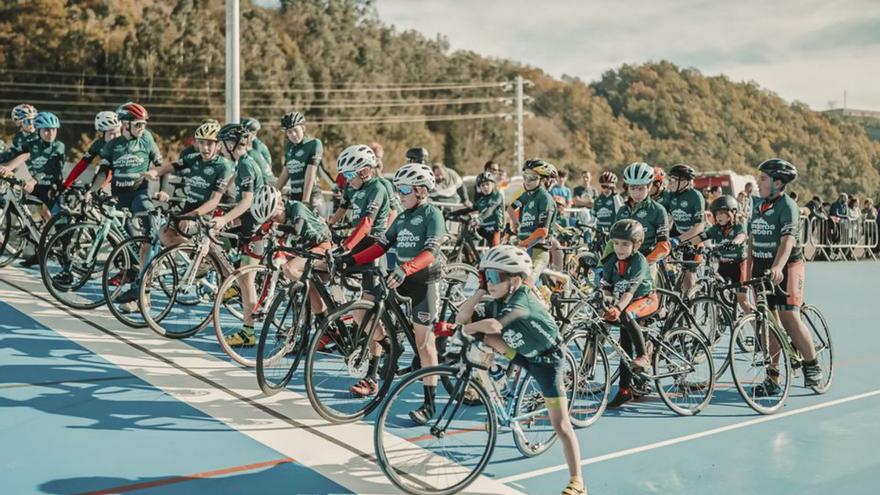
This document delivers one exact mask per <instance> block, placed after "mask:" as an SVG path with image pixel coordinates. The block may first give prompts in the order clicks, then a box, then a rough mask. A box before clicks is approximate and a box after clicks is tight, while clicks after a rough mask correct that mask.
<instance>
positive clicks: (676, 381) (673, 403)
mask: <svg viewBox="0 0 880 495" xmlns="http://www.w3.org/2000/svg"><path fill="white" fill-rule="evenodd" d="M683 359H684V360H686V361H682V360H683ZM703 365H705V366H703ZM698 366H699V367H700V369H702V368H706V369H705V370H702V371H700V370H698V368H697V367H698ZM653 367H654V374H655V376H657V375H660V374H661V373H666V372H671V373H675V370H677V369H682V368H684V369H690V371H688V372H687V374H684V375H681V374H674V375H672V376H668V377H658V378H655V379H654V386H655V387H656V388H657V393H658V395H660V399H662V400H663V403H664V404H666V406H667V407H668V408H669V409H670V410H671V411H672V412H674V413H676V414H678V415H679V416H696V415H697V414H699V413H700V412H701V411H703V410H704V409H705V408H706V407H707V406H708V405H709V402H711V400H712V394H713V392H714V389H715V369H714V360H713V359H712V352H711V350H710V348H709V346H708V344H706V341H705V339H704V338H703V336H702V335H700V333H698V332H695V331H693V330H691V329H689V328H673V329H670V330H669V331H667V332H665V333H664V334H663V341H662V342H661V345H659V346H658V347H657V348H656V349H654V360H653ZM694 375H695V376H694ZM666 378H672V380H671V383H670V384H669V385H666V384H665V380H666ZM692 391H700V392H702V393H703V394H702V395H703V396H702V398H698V400H696V401H690V400H688V401H687V402H686V404H687V406H684V405H682V403H681V402H680V401H677V400H675V399H677V398H679V397H685V398H689V397H690V396H691V394H690V392H692ZM691 404H692V405H691Z"/></svg>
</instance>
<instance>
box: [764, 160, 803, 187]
mask: <svg viewBox="0 0 880 495" xmlns="http://www.w3.org/2000/svg"><path fill="white" fill-rule="evenodd" d="M758 170H760V171H761V172H764V173H765V174H767V175H769V176H770V177H772V178H773V179H774V180H781V181H782V183H783V184H788V183H789V182H791V181H793V180H795V179H797V169H796V168H794V165H792V164H791V163H789V162H787V161H785V160H783V159H781V158H771V159H769V160H764V161H763V162H761V164H760V165H758Z"/></svg>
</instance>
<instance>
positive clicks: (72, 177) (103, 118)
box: [62, 111, 122, 189]
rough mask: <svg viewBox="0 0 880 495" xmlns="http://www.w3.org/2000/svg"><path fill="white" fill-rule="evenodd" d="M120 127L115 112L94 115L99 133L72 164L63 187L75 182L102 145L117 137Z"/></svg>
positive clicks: (99, 153)
mask: <svg viewBox="0 0 880 495" xmlns="http://www.w3.org/2000/svg"><path fill="white" fill-rule="evenodd" d="M120 127H122V124H121V123H120V122H119V117H117V116H116V112H111V111H103V112H98V114H97V115H95V131H97V132H98V133H99V134H98V137H97V138H96V139H95V140H94V141H92V144H91V145H89V149H88V150H86V152H85V154H84V155H83V156H82V158H80V160H79V161H78V162H76V165H74V166H73V169H71V171H70V173H69V174H68V175H67V178H66V179H64V184H62V187H63V189H69V188H70V186H72V185H73V183H74V182H76V179H78V178H79V176H80V175H82V173H83V172H85V171H86V169H87V168H88V167H89V163H91V161H92V159H93V158H95V157H98V156H100V155H101V150H102V149H104V146H105V145H106V144H107V143H109V142H110V141H112V140H114V139H116V138H117V137H119V134H120ZM108 179H109V178H108ZM106 185H107V184H106V183H105V184H102V187H103V186H106Z"/></svg>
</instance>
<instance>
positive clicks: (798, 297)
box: [777, 260, 816, 363]
mask: <svg viewBox="0 0 880 495" xmlns="http://www.w3.org/2000/svg"><path fill="white" fill-rule="evenodd" d="M782 274H783V280H782V284H781V286H782V287H783V288H784V290H785V292H787V293H788V295H787V296H785V298H784V299H785V300H784V301H783V302H784V304H781V305H780V306H779V307H778V308H777V309H778V315H779V322H780V323H781V324H782V327H783V328H785V331H786V332H787V333H788V335H789V336H791V340H792V342H794V346H795V348H796V349H797V350H798V351H799V352H800V353H801V356H802V357H803V358H804V361H806V362H810V363H812V362H813V361H815V360H816V349H815V347H814V346H813V337H812V335H811V334H810V331H809V329H807V327H806V326H804V324H803V321H801V315H800V308H801V305H802V304H803V303H804V262H803V260H800V261H795V262H793V263H789V264H788V265H786V266H785V269H784V270H783V271H782Z"/></svg>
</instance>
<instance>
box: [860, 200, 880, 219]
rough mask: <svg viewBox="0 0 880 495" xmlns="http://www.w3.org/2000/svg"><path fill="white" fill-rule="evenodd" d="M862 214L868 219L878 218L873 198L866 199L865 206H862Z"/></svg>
mask: <svg viewBox="0 0 880 495" xmlns="http://www.w3.org/2000/svg"><path fill="white" fill-rule="evenodd" d="M862 216H863V217H865V220H868V221H876V220H877V208H874V201H873V200H871V199H866V200H865V207H864V208H862Z"/></svg>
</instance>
